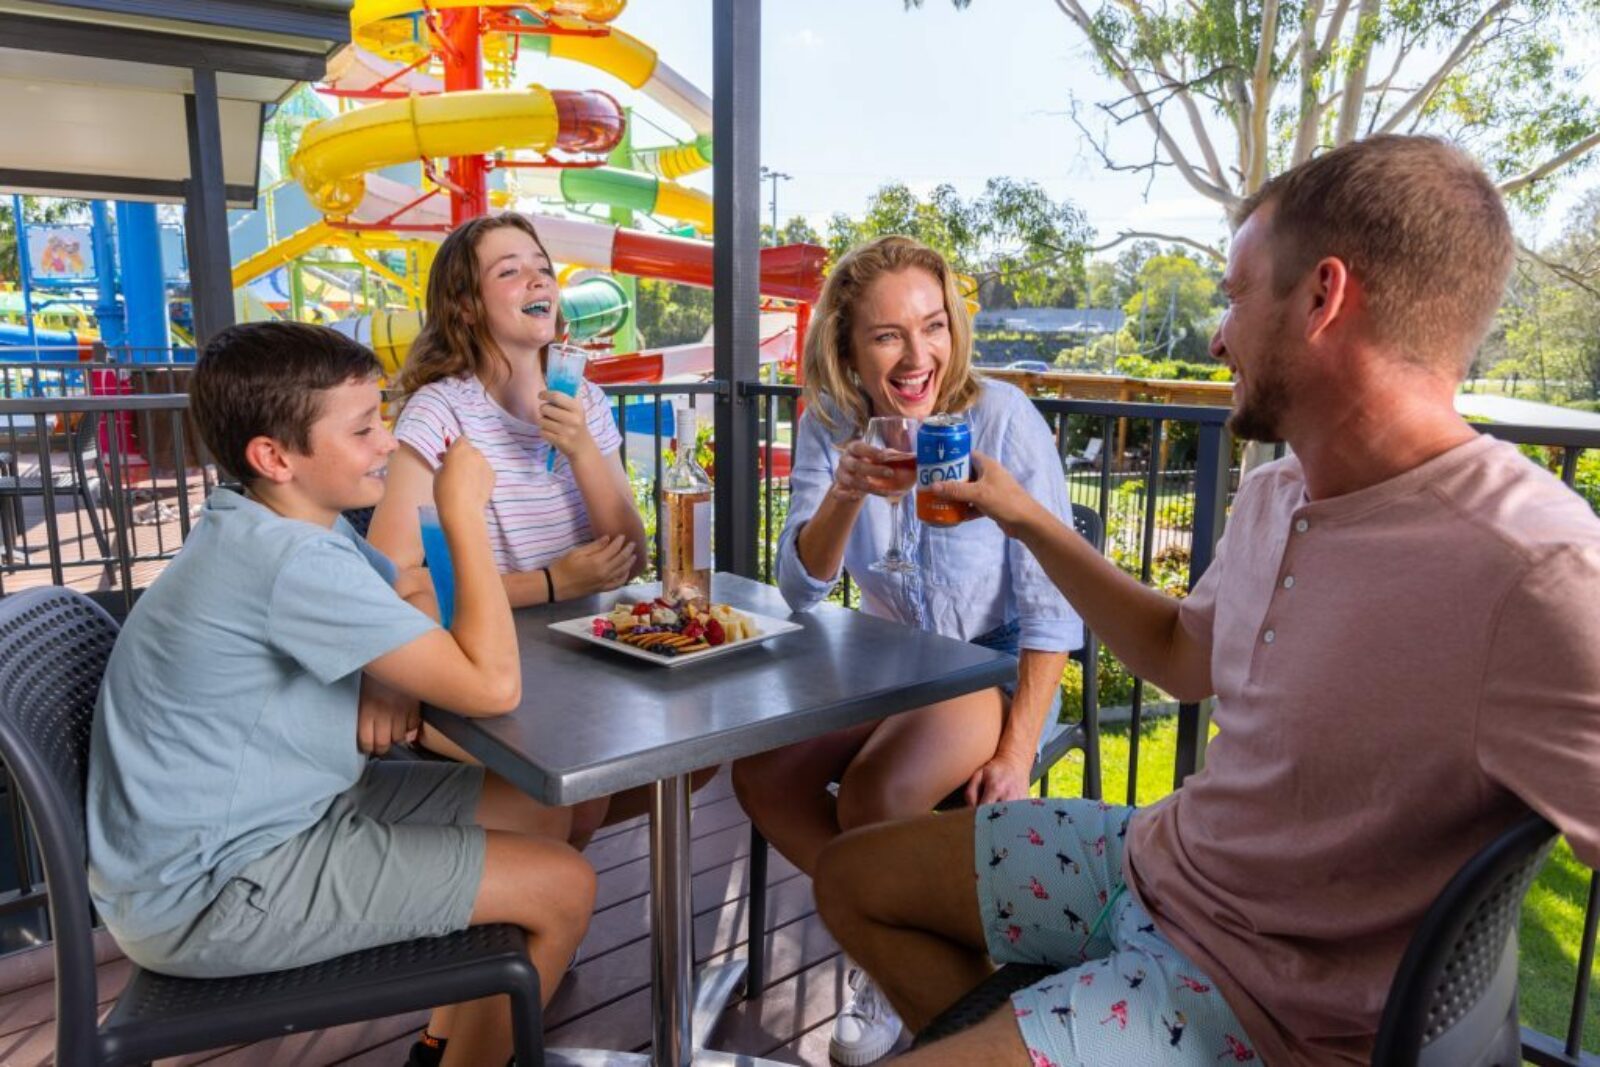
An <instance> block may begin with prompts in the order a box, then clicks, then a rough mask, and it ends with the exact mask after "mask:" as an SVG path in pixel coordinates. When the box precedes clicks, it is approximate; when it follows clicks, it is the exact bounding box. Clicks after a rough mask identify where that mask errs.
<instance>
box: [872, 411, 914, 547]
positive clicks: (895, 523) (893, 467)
mask: <svg viewBox="0 0 1600 1067" xmlns="http://www.w3.org/2000/svg"><path fill="white" fill-rule="evenodd" d="M919 425H920V424H919V423H918V422H917V420H916V419H908V418H902V417H900V416H880V417H878V418H875V419H872V420H870V421H869V422H868V423H867V437H866V442H867V444H869V445H871V446H872V447H874V448H877V449H881V450H882V451H883V456H882V457H881V458H880V459H879V460H878V463H879V465H880V466H884V467H888V468H889V470H890V471H891V472H892V476H891V477H889V478H874V479H869V482H870V483H871V485H872V487H873V490H874V491H875V492H877V493H879V494H880V495H882V496H884V497H887V498H888V501H889V515H890V522H889V529H890V531H891V532H890V537H891V540H890V541H889V548H888V550H887V551H885V552H884V554H883V558H882V559H879V560H877V561H875V562H874V563H873V564H872V565H871V567H870V568H869V569H870V570H872V571H873V572H875V573H877V574H915V573H916V572H917V565H916V563H915V561H913V560H911V559H908V558H907V557H906V555H905V553H903V552H901V551H900V503H901V501H902V500H903V499H904V498H905V495H906V494H907V493H909V492H910V491H911V489H912V487H913V486H915V485H916V484H917V428H918V426H919Z"/></svg>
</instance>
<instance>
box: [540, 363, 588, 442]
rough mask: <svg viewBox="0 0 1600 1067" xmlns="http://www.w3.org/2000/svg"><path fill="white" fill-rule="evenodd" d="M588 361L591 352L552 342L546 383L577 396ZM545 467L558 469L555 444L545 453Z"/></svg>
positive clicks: (558, 391) (547, 364)
mask: <svg viewBox="0 0 1600 1067" xmlns="http://www.w3.org/2000/svg"><path fill="white" fill-rule="evenodd" d="M588 363H589V353H588V352H586V351H585V350H583V349H581V348H579V347H578V346H577V345H557V344H552V345H550V346H549V348H548V349H546V358H545V371H544V383H545V385H546V386H547V387H548V388H549V389H550V390H551V391H552V392H556V393H565V394H566V395H568V396H577V395H578V389H579V388H580V387H581V386H582V385H583V372H584V370H585V369H587V366H588ZM544 469H545V471H546V472H549V471H553V470H555V469H556V450H555V446H554V445H552V446H550V451H549V452H548V453H546V455H545V458H544Z"/></svg>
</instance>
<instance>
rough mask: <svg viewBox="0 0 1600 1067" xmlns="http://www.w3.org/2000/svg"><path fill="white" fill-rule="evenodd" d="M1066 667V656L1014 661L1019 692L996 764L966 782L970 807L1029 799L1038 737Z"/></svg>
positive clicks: (1030, 653) (1029, 651) (1032, 655)
mask: <svg viewBox="0 0 1600 1067" xmlns="http://www.w3.org/2000/svg"><path fill="white" fill-rule="evenodd" d="M1066 665H1067V653H1065V652H1041V651H1039V650H1038V649H1033V648H1025V649H1023V650H1022V654H1021V656H1020V657H1019V658H1018V660H1017V692H1016V694H1015V695H1014V696H1013V697H1012V698H1011V710H1010V712H1009V713H1007V715H1006V721H1005V725H1004V726H1002V727H1001V729H1000V743H999V744H998V745H996V746H995V751H994V758H992V759H991V760H989V762H987V763H985V764H984V765H983V766H982V767H979V768H978V769H977V771H975V772H974V773H973V775H972V777H971V779H969V780H968V782H967V803H968V804H973V805H977V804H997V803H1000V802H1001V801H1006V800H1019V799H1021V798H1022V797H1025V796H1027V795H1028V789H1029V786H1030V783H1029V781H1028V779H1029V777H1030V776H1031V775H1032V773H1033V760H1034V756H1035V755H1036V754H1037V752H1038V751H1039V735H1040V734H1041V733H1043V732H1044V720H1045V716H1046V715H1047V714H1049V712H1050V705H1051V703H1052V702H1053V701H1054V700H1055V695H1056V691H1057V690H1059V689H1060V688H1061V672H1062V670H1064V669H1065V668H1066Z"/></svg>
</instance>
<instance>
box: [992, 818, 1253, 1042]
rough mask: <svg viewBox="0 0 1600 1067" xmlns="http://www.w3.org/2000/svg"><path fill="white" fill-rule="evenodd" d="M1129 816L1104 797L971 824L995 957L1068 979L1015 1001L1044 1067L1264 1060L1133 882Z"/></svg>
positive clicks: (1040, 985) (1020, 1023)
mask: <svg viewBox="0 0 1600 1067" xmlns="http://www.w3.org/2000/svg"><path fill="white" fill-rule="evenodd" d="M1132 814H1133V809H1132V808H1127V807H1118V806H1114V805H1109V804H1104V803H1101V802H1100V801H1097V800H1079V799H1071V800H1067V799H1054V798H1052V799H1049V800H1043V799H1030V800H1017V801H1010V802H1008V803H1004V804H988V805H985V806H984V807H981V808H979V809H978V810H977V812H976V814H975V818H974V827H975V829H974V831H973V847H974V848H975V849H976V853H977V854H976V857H975V863H976V865H977V878H978V911H979V913H980V915H981V917H982V920H983V929H984V939H985V941H986V943H987V945H988V950H989V955H990V956H991V957H993V958H994V960H995V961H996V962H1000V963H1035V964H1045V965H1047V966H1050V967H1056V968H1059V973H1057V974H1054V975H1051V976H1050V977H1049V978H1046V979H1044V980H1043V981H1040V982H1036V983H1034V984H1033V985H1031V986H1028V987H1027V988H1026V989H1022V990H1019V991H1017V992H1016V993H1013V994H1012V995H1011V1008H1012V1014H1013V1016H1014V1017H1015V1019H1016V1022H1017V1029H1018V1030H1019V1031H1020V1032H1021V1034H1022V1040H1023V1043H1024V1044H1026V1045H1027V1046H1028V1053H1029V1058H1030V1060H1031V1061H1032V1063H1033V1064H1034V1065H1035V1067H1130V1065H1133V1064H1163V1065H1171V1067H1186V1065H1194V1067H1200V1065H1206V1067H1216V1065H1217V1064H1218V1063H1219V1062H1227V1063H1243V1062H1246V1061H1255V1062H1259V1060H1257V1055H1258V1054H1257V1053H1256V1052H1255V1050H1254V1049H1253V1048H1251V1047H1250V1040H1249V1038H1248V1037H1247V1036H1246V1034H1245V1032H1244V1028H1243V1027H1242V1026H1240V1025H1239V1020H1238V1018H1237V1017H1235V1016H1234V1014H1233V1009H1231V1008H1230V1007H1229V1006H1228V1002H1227V1001H1226V1000H1224V999H1223V997H1222V994H1221V993H1220V992H1218V990H1217V987H1216V983H1215V982H1213V981H1212V980H1211V979H1210V978H1209V977H1207V976H1206V974H1205V973H1204V972H1202V971H1201V970H1200V969H1199V968H1198V967H1196V966H1195V965H1194V963H1193V962H1192V961H1191V960H1189V959H1188V958H1187V957H1186V956H1184V954H1183V953H1182V952H1180V951H1178V949H1177V948H1175V947H1174V946H1173V944H1172V943H1171V942H1170V941H1168V940H1167V939H1166V938H1165V937H1164V936H1162V933H1161V931H1160V930H1159V929H1157V927H1156V924H1155V923H1154V922H1153V921H1152V920H1151V918H1150V916H1149V915H1148V914H1147V913H1146V912H1145V910H1144V908H1143V907H1141V906H1140V905H1139V902H1138V901H1137V900H1135V899H1134V897H1133V895H1132V894H1131V893H1128V892H1126V887H1125V886H1124V885H1123V881H1122V855H1123V845H1124V842H1125V835H1126V833H1127V826H1128V819H1129V817H1130V816H1131V815H1132Z"/></svg>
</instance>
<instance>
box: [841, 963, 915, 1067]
mask: <svg viewBox="0 0 1600 1067" xmlns="http://www.w3.org/2000/svg"><path fill="white" fill-rule="evenodd" d="M848 980H849V983H850V1002H849V1003H848V1004H846V1005H845V1006H844V1008H843V1009H842V1010H841V1011H840V1012H839V1015H838V1017H837V1018H836V1019H834V1020H833V1037H832V1038H830V1039H829V1041H828V1055H829V1056H831V1057H833V1059H834V1061H835V1062H836V1063H842V1064H844V1067H866V1064H869V1063H873V1062H875V1061H877V1060H881V1059H882V1058H883V1057H885V1056H887V1055H888V1054H889V1050H890V1049H892V1048H894V1045H895V1042H896V1041H898V1040H900V1016H898V1015H896V1014H895V1013H894V1009H893V1008H891V1007H890V1006H889V1000H888V998H887V997H885V996H884V995H883V993H882V992H881V991H880V990H879V989H878V987H877V986H875V985H873V983H872V979H871V978H868V977H867V972H865V971H863V970H861V969H860V968H858V967H852V968H850V976H849V979H848Z"/></svg>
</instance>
